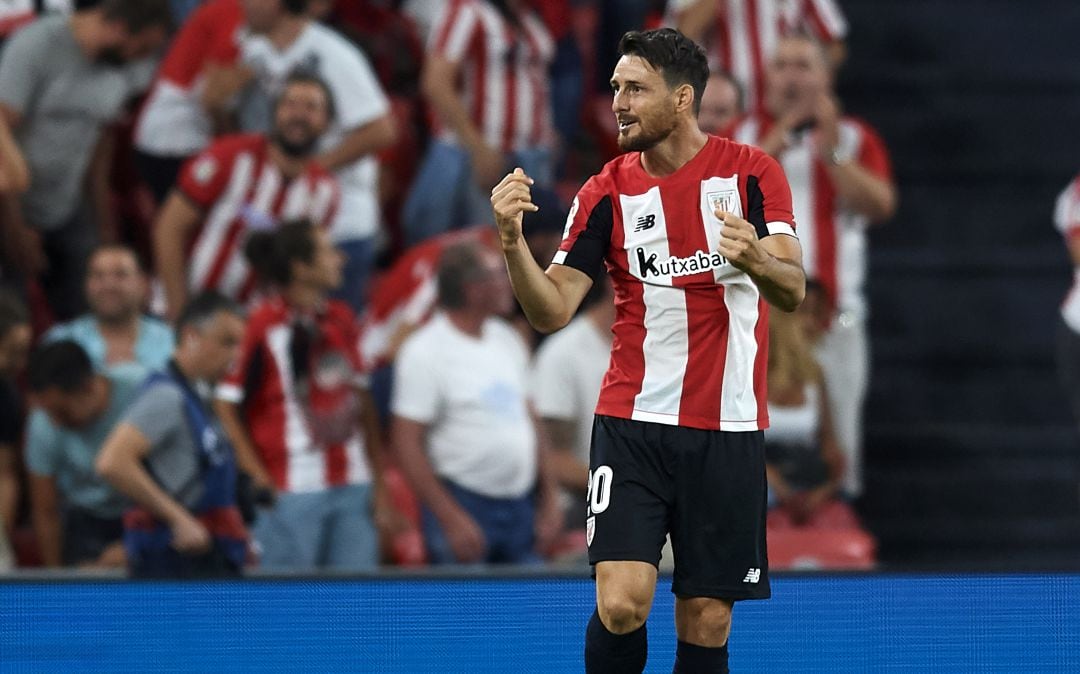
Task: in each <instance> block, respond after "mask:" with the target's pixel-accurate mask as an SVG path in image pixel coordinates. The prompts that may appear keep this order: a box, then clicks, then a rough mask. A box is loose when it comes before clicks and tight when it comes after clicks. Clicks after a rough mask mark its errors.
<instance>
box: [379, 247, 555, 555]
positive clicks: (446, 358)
mask: <svg viewBox="0 0 1080 674" xmlns="http://www.w3.org/2000/svg"><path fill="white" fill-rule="evenodd" d="M438 291H439V306H440V308H441V310H442V311H441V312H440V313H439V314H437V315H436V316H435V317H434V318H432V319H431V321H429V322H428V323H427V325H425V326H424V327H422V328H420V329H419V330H417V331H416V332H415V333H414V334H413V335H411V336H410V337H409V338H408V339H407V340H406V341H405V343H404V344H403V345H402V347H401V351H400V353H399V354H398V359H397V363H396V372H395V380H394V392H393V402H392V411H393V414H394V420H393V429H392V438H393V446H394V451H395V452H396V454H397V457H398V459H399V461H400V464H401V469H402V472H403V473H404V474H405V476H406V477H407V479H408V480H409V482H410V483H411V485H412V487H413V489H414V490H415V491H416V493H417V495H418V497H419V498H420V500H421V501H422V502H423V504H424V505H425V506H426V508H425V510H424V514H423V528H424V539H425V542H426V544H427V548H428V556H429V558H430V560H431V561H432V562H433V563H435V564H448V563H454V562H459V563H474V562H490V563H527V562H532V561H537V560H538V559H539V555H538V552H541V551H543V550H545V549H546V548H547V546H548V545H549V544H550V543H551V542H552V541H553V540H554V537H555V536H556V535H557V534H558V533H559V530H560V529H561V522H562V513H561V510H560V506H559V503H558V493H557V490H556V486H555V483H554V481H553V480H552V479H551V475H550V474H549V471H550V466H549V465H547V463H546V461H544V460H543V459H542V458H541V457H542V456H543V454H544V452H542V451H541V447H540V445H539V443H538V438H537V427H536V425H535V422H534V420H533V419H532V417H531V414H530V411H529V405H528V401H527V393H528V392H527V386H528V362H529V353H528V350H527V348H526V347H525V344H524V343H523V342H522V340H521V338H520V337H519V336H518V335H517V333H515V332H514V330H513V328H511V327H510V326H509V325H508V324H507V323H506V322H505V321H503V320H501V319H500V318H498V316H499V315H505V314H506V313H507V312H508V311H509V310H510V305H511V302H512V298H511V294H510V287H509V282H508V280H507V277H506V270H505V269H504V268H503V264H502V262H501V260H500V259H499V256H498V255H497V254H496V253H494V252H492V251H490V250H488V249H487V248H484V247H481V246H479V245H477V244H462V245H460V246H455V247H453V248H450V249H447V250H446V251H445V252H444V253H443V256H442V259H441V260H440V262H439V270H438Z"/></svg>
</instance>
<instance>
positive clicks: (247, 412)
mask: <svg viewBox="0 0 1080 674" xmlns="http://www.w3.org/2000/svg"><path fill="white" fill-rule="evenodd" d="M298 331H302V332H303V333H304V334H298ZM359 337H360V335H359V331H358V329H357V324H356V317H355V316H354V315H353V313H352V310H351V309H349V308H348V306H347V305H345V304H344V303H342V302H338V301H330V302H328V303H327V306H326V308H325V309H324V310H323V311H322V312H321V313H319V314H317V315H310V314H303V313H301V312H299V311H297V310H295V309H293V308H292V307H290V306H289V305H288V304H287V303H286V302H285V301H284V300H283V299H282V298H281V297H271V298H269V299H266V300H264V301H262V302H260V303H259V304H258V305H257V306H256V307H255V308H254V309H253V310H252V312H251V315H250V317H249V318H248V324H247V327H246V329H245V333H244V341H243V345H242V346H241V354H240V359H239V360H238V361H237V365H236V367H235V368H234V369H233V371H232V372H231V373H230V374H229V376H228V377H226V379H225V381H224V382H222V383H221V384H220V385H219V386H218V389H217V396H218V397H219V398H221V399H222V400H226V401H228V402H232V403H236V404H238V405H240V406H241V410H242V418H243V419H244V422H245V426H246V428H248V429H249V432H250V433H251V439H252V441H253V442H254V443H255V447H256V449H257V450H258V452H259V457H260V458H261V459H262V462H263V465H265V466H266V469H267V471H268V472H269V473H270V477H271V478H273V480H274V485H275V486H276V487H277V488H278V489H280V490H283V491H289V492H311V491H320V490H323V489H326V488H328V487H336V486H341V485H346V484H362V483H366V482H369V481H370V479H371V477H370V475H371V474H370V469H369V467H368V463H367V457H366V455H365V453H364V441H363V438H362V436H361V433H360V429H359V426H358V422H359V419H360V414H359V412H360V408H359V399H358V396H357V395H356V389H357V388H358V387H359V388H366V387H367V385H368V382H367V377H366V375H365V374H364V367H363V364H362V361H361V360H360V354H359V350H358V348H357V347H358V341H359ZM300 358H302V359H303V360H299V359H300Z"/></svg>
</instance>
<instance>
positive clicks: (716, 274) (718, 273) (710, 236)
mask: <svg viewBox="0 0 1080 674" xmlns="http://www.w3.org/2000/svg"><path fill="white" fill-rule="evenodd" d="M700 194H701V221H702V222H705V223H708V224H707V225H706V226H705V240H706V241H708V242H709V250H710V251H714V250H716V249H717V248H719V247H720V229H721V228H722V227H723V226H724V223H723V222H721V221H720V220H719V219H718V218H717V217H716V208H714V206H713V204H712V203H711V202H712V201H713V200H715V199H719V200H721V201H722V202H723V203H724V204H725V208H726V209H727V211H728V212H729V213H733V214H735V215H737V216H739V217H740V218H742V217H745V216H744V215H743V211H742V200H741V199H740V198H739V174H737V173H736V174H735V175H733V176H731V177H729V178H719V177H712V178H708V179H707V180H702V181H701V189H700ZM710 195H712V196H710ZM733 269H734V268H733V267H731V265H721V266H719V267H714V268H713V270H712V271H713V280H714V281H716V282H717V283H722V282H723V280H724V279H725V278H727V277H729V276H731V275H732V271H733ZM735 271H737V270H735Z"/></svg>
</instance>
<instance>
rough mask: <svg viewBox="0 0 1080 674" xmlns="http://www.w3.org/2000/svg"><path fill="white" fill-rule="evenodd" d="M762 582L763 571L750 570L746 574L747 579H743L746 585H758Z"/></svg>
mask: <svg viewBox="0 0 1080 674" xmlns="http://www.w3.org/2000/svg"><path fill="white" fill-rule="evenodd" d="M759 580H761V569H750V570H749V571H747V572H746V578H743V579H742V582H744V583H757V582H758V581H759Z"/></svg>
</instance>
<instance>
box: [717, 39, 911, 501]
mask: <svg viewBox="0 0 1080 674" xmlns="http://www.w3.org/2000/svg"><path fill="white" fill-rule="evenodd" d="M767 94H768V98H767V100H768V109H767V111H763V112H760V113H757V114H754V115H751V116H749V117H747V118H746V119H745V120H743V121H741V122H739V123H738V124H737V125H736V127H735V129H734V131H733V133H732V134H731V137H732V138H733V139H734V140H736V141H739V142H742V143H752V144H755V145H758V146H760V147H761V148H762V149H763V150H765V151H766V152H768V153H769V154H771V155H773V156H774V157H776V159H777V160H778V161H779V162H780V164H781V166H782V167H783V169H784V173H785V174H786V175H787V178H788V183H789V184H790V185H791V194H792V205H793V206H794V211H795V220H796V222H798V223H799V240H800V241H801V243H802V250H803V267H804V268H805V269H806V274H807V276H808V277H810V278H816V279H817V280H818V281H819V282H820V283H821V284H822V286H823V287H824V290H825V297H826V301H827V304H828V306H829V307H831V308H832V309H834V311H833V312H832V315H831V316H830V317H829V318H828V319H827V320H829V321H830V322H831V324H830V325H829V327H828V331H827V332H826V334H825V335H824V336H823V338H822V340H821V343H820V345H819V347H818V352H817V357H818V360H819V361H820V362H821V366H822V369H823V370H824V372H825V383H826V385H827V386H828V389H829V397H830V399H831V401H832V410H833V421H834V428H835V430H836V436H837V438H838V439H839V441H840V446H841V448H842V449H843V450H844V454H845V458H846V464H847V475H846V477H845V479H844V488H845V489H846V490H847V491H848V492H849V494H851V495H852V496H855V495H858V494H859V493H860V492H861V490H862V475H861V461H860V454H861V444H862V442H861V439H862V406H863V400H864V398H865V396H866V390H867V386H868V378H869V369H870V353H869V343H868V338H867V334H866V316H867V310H868V309H867V303H866V297H865V293H864V290H863V283H864V280H865V276H866V246H867V243H866V228H867V227H868V226H869V225H870V224H871V223H876V222H881V221H883V220H887V219H889V218H890V217H892V214H893V212H894V211H895V210H896V199H897V197H896V187H895V185H894V183H893V179H892V169H891V166H890V163H889V156H888V151H887V150H886V148H885V144H884V143H883V142H882V140H881V138H880V137H879V136H878V135H877V133H876V132H875V131H874V130H873V129H872V128H870V126H869V125H867V124H866V123H865V122H862V121H860V120H857V119H854V118H851V117H847V116H842V115H841V113H840V104H839V102H838V101H837V99H836V95H835V93H834V92H833V78H832V69H831V68H830V67H829V62H828V57H827V54H826V52H825V49H824V48H823V47H822V45H821V44H820V43H818V42H817V41H815V40H814V39H813V38H809V37H805V36H793V37H786V38H783V39H781V40H780V42H779V44H778V46H777V50H776V53H775V54H774V55H773V57H772V59H771V60H770V62H769V77H768V90H767Z"/></svg>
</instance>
